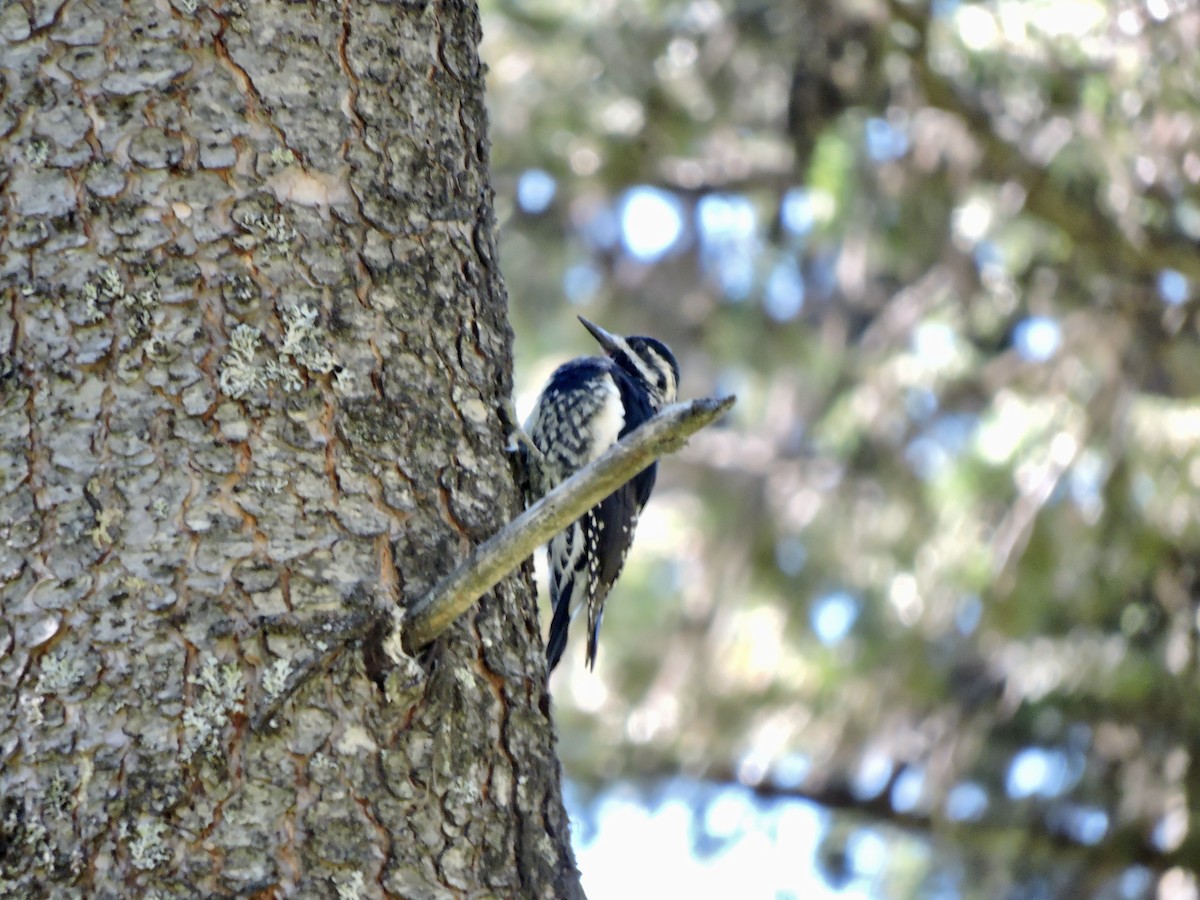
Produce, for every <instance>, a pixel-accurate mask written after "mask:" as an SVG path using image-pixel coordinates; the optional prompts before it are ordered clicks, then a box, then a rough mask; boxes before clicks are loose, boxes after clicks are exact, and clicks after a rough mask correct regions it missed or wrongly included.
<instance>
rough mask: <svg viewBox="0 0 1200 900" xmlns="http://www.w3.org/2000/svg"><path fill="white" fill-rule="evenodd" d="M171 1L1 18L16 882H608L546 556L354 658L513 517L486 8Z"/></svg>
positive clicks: (3, 722) (1, 567) (5, 738)
mask: <svg viewBox="0 0 1200 900" xmlns="http://www.w3.org/2000/svg"><path fill="white" fill-rule="evenodd" d="M173 4H174V5H172V6H168V5H167V4H166V2H165V0H160V2H149V0H127V2H124V3H118V2H115V0H107V2H106V0H93V2H87V0H66V2H61V0H27V2H24V3H8V4H6V5H5V6H4V7H3V10H2V11H0V40H2V41H3V42H4V43H3V44H0V72H2V73H3V76H4V82H5V84H4V91H3V94H2V95H0V101H2V105H0V149H2V150H3V153H2V155H0V185H2V189H3V193H2V195H0V196H2V202H3V213H2V215H3V220H2V221H3V225H2V231H0V240H2V243H0V279H2V281H0V284H2V285H3V289H4V292H3V303H2V305H0V597H2V602H3V610H4V617H3V622H2V623H0V797H2V801H0V803H2V808H0V896H5V897H8V896H20V897H31V896H48V895H54V896H56V897H57V896H88V897H125V896H160V897H166V896H172V897H187V896H230V895H247V894H253V895H256V896H262V897H278V896H311V897H334V896H338V897H358V896H362V897H379V896H388V897H453V896H468V895H470V896H498V897H499V896H502V897H516V896H520V897H554V898H559V897H575V896H580V889H579V885H578V876H577V873H576V871H575V867H574V863H573V861H572V856H571V850H570V844H569V835H568V826H567V819H566V816H565V814H564V811H563V806H562V801H561V792H560V781H559V779H560V776H559V766H558V763H557V760H556V758H555V754H554V741H553V732H552V729H551V723H550V719H549V716H548V710H549V703H548V699H547V695H546V684H545V676H544V664H543V661H542V657H541V645H540V642H539V641H538V639H537V637H536V631H537V617H536V608H535V603H534V597H533V591H532V586H531V584H530V580H529V578H528V573H527V572H526V573H520V574H519V575H518V576H513V577H510V578H508V579H506V580H505V581H504V582H502V584H501V585H500V586H499V587H498V588H497V589H496V590H495V591H493V592H492V593H491V594H489V595H488V596H486V597H485V598H484V600H483V601H481V602H480V603H479V604H478V605H477V606H476V607H475V608H474V609H473V610H472V611H471V612H469V613H468V614H467V615H466V616H464V617H463V618H462V619H461V620H460V621H458V622H457V623H456V624H455V625H454V626H453V627H452V628H451V629H450V631H449V632H448V633H447V634H446V635H445V636H444V637H443V638H442V639H441V640H440V641H438V642H437V643H436V644H435V645H434V646H433V647H432V648H431V649H430V650H429V651H427V652H425V653H423V654H421V656H420V657H419V658H418V659H417V660H415V661H412V662H410V663H408V664H407V666H406V667H405V668H403V669H401V670H399V675H400V677H397V671H396V670H390V671H389V668H388V667H387V666H381V665H380V664H379V661H380V660H386V656H385V655H383V654H380V653H378V652H373V651H374V650H377V649H378V648H377V647H373V646H372V644H371V641H369V640H368V641H366V642H365V646H359V645H357V644H354V645H351V646H349V647H347V648H346V649H345V650H344V651H343V652H337V650H338V647H339V646H341V644H340V643H339V639H338V631H337V629H338V628H339V627H340V625H339V623H342V622H344V621H345V620H346V619H347V617H348V616H353V615H358V616H359V617H360V618H361V617H362V616H363V615H364V614H365V613H366V612H369V611H371V610H375V609H378V608H386V607H389V606H400V607H403V606H404V605H405V604H406V603H409V602H412V601H414V600H415V599H417V598H419V597H420V596H421V594H422V592H423V591H424V590H425V589H426V588H428V587H429V586H430V585H431V584H432V583H433V581H434V580H435V579H436V577H437V576H439V575H440V574H442V573H444V572H446V571H447V570H449V569H450V568H451V567H452V565H453V563H454V562H455V560H456V559H457V558H460V557H461V556H462V555H463V554H464V552H465V550H466V549H467V548H468V547H469V546H470V545H471V544H472V543H475V542H478V541H480V540H482V539H483V538H485V537H486V536H487V535H489V534H490V533H491V532H493V531H494V530H495V529H497V528H498V527H499V526H500V525H502V524H503V523H504V522H505V521H506V520H508V519H509V518H511V517H512V516H513V515H514V514H515V513H516V512H517V511H518V510H519V507H520V501H519V498H518V493H517V491H516V488H515V484H514V478H513V472H512V470H511V466H510V462H509V460H508V459H507V457H506V454H505V453H504V449H503V448H504V444H505V442H506V439H507V433H506V432H507V424H508V423H507V419H506V416H505V414H504V403H505V401H506V399H507V398H508V397H509V395H510V388H511V385H510V367H511V333H510V331H509V328H508V325H507V320H506V316H505V297H504V291H503V286H502V284H501V282H500V277H499V273H498V272H497V270H496V252H495V231H494V223H493V215H492V203H491V192H490V188H489V186H488V180H487V178H488V175H487V139H486V134H485V128H486V114H485V110H484V104H483V79H482V68H481V66H480V63H479V60H478V55H477V42H478V37H479V23H478V17H477V12H476V9H475V7H474V5H473V4H470V3H458V2H453V0H446V2H440V3H423V2H408V3H383V2H377V3H370V2H361V0H344V2H343V3H341V4H327V3H321V4H308V3H304V4H296V3H282V2H265V0H229V2H225V3H216V4H212V5H205V4H203V3H200V2H198V0H173ZM314 661H315V662H317V663H319V664H320V665H318V667H317V670H316V673H315V674H314V675H313V676H312V677H310V678H308V679H307V680H305V681H304V682H303V683H302V684H301V686H300V687H299V690H298V691H297V693H296V694H295V695H294V696H292V697H291V698H290V699H289V700H287V702H285V703H283V704H282V705H280V704H279V702H278V701H279V700H280V699H281V698H282V697H283V696H285V692H286V691H287V690H289V689H290V687H291V686H293V685H294V684H295V682H296V679H297V676H298V673H302V672H304V671H305V670H306V668H307V667H310V666H311V665H312V664H313V663H314ZM384 686H386V687H387V688H388V691H386V692H385V690H384ZM264 709H271V710H272V711H274V715H273V716H270V717H266V718H265V720H263V721H260V720H259V717H258V716H257V713H258V712H259V711H262V710H264Z"/></svg>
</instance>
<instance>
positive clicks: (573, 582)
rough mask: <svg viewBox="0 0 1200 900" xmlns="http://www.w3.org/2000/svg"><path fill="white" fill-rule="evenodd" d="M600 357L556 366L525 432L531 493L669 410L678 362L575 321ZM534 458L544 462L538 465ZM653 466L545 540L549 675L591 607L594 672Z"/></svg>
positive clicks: (642, 342)
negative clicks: (577, 619) (575, 620)
mask: <svg viewBox="0 0 1200 900" xmlns="http://www.w3.org/2000/svg"><path fill="white" fill-rule="evenodd" d="M579 321H580V322H582V323H583V327H584V328H586V329H587V330H588V331H590V332H591V334H592V337H594V338H595V339H596V340H597V341H598V342H599V343H600V346H601V347H602V348H603V349H604V353H605V355H604V356H584V357H580V358H579V359H573V360H571V361H570V362H567V363H564V364H563V365H561V366H559V367H558V368H557V369H556V370H555V371H554V374H552V375H551V376H550V380H549V381H548V382H547V383H546V386H545V388H543V389H542V394H541V396H540V397H539V398H538V401H537V405H536V406H535V407H534V410H533V413H532V414H531V415H530V416H529V419H528V421H527V422H526V424H525V431H526V433H527V435H528V436H529V438H530V440H531V441H532V443H533V445H534V447H535V448H536V450H537V453H536V454H531V456H534V457H535V459H534V460H533V464H532V466H531V469H532V470H533V471H532V473H531V481H532V486H533V489H534V491H535V492H536V493H537V494H539V495H542V494H545V493H547V492H549V491H550V490H552V489H553V488H554V487H556V486H557V485H559V484H561V483H562V482H563V481H565V480H566V479H568V478H569V477H571V475H573V474H574V473H575V472H576V471H578V470H579V469H582V468H583V467H584V466H586V465H587V464H588V463H590V462H591V461H592V460H594V459H596V458H597V457H599V456H600V455H601V454H602V453H603V452H604V451H605V450H607V449H608V448H609V447H611V446H612V445H613V444H614V443H616V442H617V441H618V440H619V439H620V438H622V437H624V436H625V435H626V434H628V433H629V432H630V431H632V430H633V429H635V428H637V427H638V426H639V425H641V424H642V423H643V422H645V421H646V420H647V419H649V418H650V417H651V416H653V415H654V414H655V413H656V412H658V411H659V410H660V409H662V408H663V407H664V406H666V405H668V404H670V403H674V402H675V397H676V394H677V392H678V387H679V364H678V363H677V362H675V357H674V356H673V355H672V353H671V351H670V350H669V349H668V348H667V345H666V344H664V343H663V342H662V341H659V340H655V339H654V338H650V337H621V336H619V335H615V334H610V333H609V332H607V331H605V330H604V329H603V328H601V327H600V326H599V325H595V324H593V323H591V322H589V321H588V320H587V319H585V318H583V316H580V317H579ZM538 456H540V459H538V458H536V457H538ZM657 468H658V464H657V463H655V464H653V465H651V466H650V467H649V468H647V469H645V470H644V471H643V472H641V473H640V474H639V475H636V476H634V478H633V479H632V480H630V481H629V482H627V483H626V484H624V485H623V486H621V487H619V488H617V490H615V491H614V492H613V493H611V494H609V495H608V496H607V497H605V498H604V499H603V500H601V501H600V502H599V503H598V504H597V505H596V506H593V507H592V508H591V509H590V510H588V511H587V512H586V513H584V514H583V516H581V517H580V518H579V519H578V520H576V521H575V522H574V523H572V524H571V525H570V526H569V527H567V528H566V529H564V530H563V531H561V532H559V533H558V534H557V535H555V536H554V537H553V538H551V540H550V544H549V563H550V600H551V604H552V606H553V609H554V613H553V616H552V618H551V621H550V637H549V639H548V640H547V642H546V664H547V668H548V671H553V670H554V667H555V666H556V665H558V661H559V659H561V658H562V654H563V650H564V649H565V648H566V646H567V628H568V626H569V625H570V623H571V618H572V616H574V615H575V613H576V612H578V610H579V609H580V608H581V607H584V606H586V607H587V618H588V642H587V664H588V668H592V667H594V666H595V664H596V641H597V639H598V637H599V634H600V620H601V618H602V617H603V615H604V600H605V598H606V597H607V596H608V592H609V590H610V589H611V588H612V586H613V582H615V581H616V580H617V577H618V576H619V575H620V574H621V569H622V567H623V566H624V565H625V556H626V554H628V553H629V547H630V545H631V544H632V543H633V532H634V528H635V527H636V526H637V520H638V515H639V514H640V513H641V511H642V507H644V506H645V505H646V501H647V500H648V499H650V491H651V490H652V489H653V488H654V479H655V476H656V474H657Z"/></svg>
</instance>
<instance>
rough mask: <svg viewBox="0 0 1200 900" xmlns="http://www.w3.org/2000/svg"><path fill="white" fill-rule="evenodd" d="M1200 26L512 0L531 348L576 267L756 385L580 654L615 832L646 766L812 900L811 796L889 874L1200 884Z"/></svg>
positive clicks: (596, 312) (639, 321) (508, 66)
mask: <svg viewBox="0 0 1200 900" xmlns="http://www.w3.org/2000/svg"><path fill="white" fill-rule="evenodd" d="M1198 32H1200V9H1198V8H1197V5H1196V4H1194V3H1190V2H1174V0H1164V2H1157V0H1146V2H1117V3H1100V2H1089V0H1056V2H1013V0H992V2H979V3H956V2H949V3H933V4H926V3H921V2H902V0H887V2H873V0H865V2H853V3H844V4H825V3H805V2H802V3H783V2H764V3H742V2H700V0H697V2H681V3H648V2H642V0H615V2H612V3H607V4H603V5H587V6H581V5H579V4H574V3H555V2H552V0H546V2H539V3H533V4H528V3H522V4H519V5H518V4H509V3H503V2H497V3H493V4H488V5H487V6H485V34H486V35H487V41H486V42H485V47H484V56H485V59H486V60H487V61H488V63H489V65H490V67H491V71H492V73H493V75H492V80H491V91H490V99H491V102H492V104H493V106H494V114H493V120H494V121H495V123H496V130H495V135H496V153H495V165H496V183H497V186H498V189H499V193H500V197H501V202H500V204H499V207H500V213H501V220H502V222H503V223H504V230H503V233H502V240H501V248H502V259H503V264H504V268H505V271H506V272H507V273H508V274H509V287H510V290H511V291H512V295H513V296H514V297H517V298H520V299H519V302H518V303H515V304H514V323H515V325H516V327H517V331H518V333H519V334H522V335H523V336H528V337H529V340H525V341H523V343H522V345H521V348H520V349H521V352H522V354H523V355H522V356H521V358H520V359H519V360H518V361H519V362H520V363H521V364H522V369H523V370H524V371H525V372H527V373H528V374H527V376H524V377H522V378H521V379H520V382H519V383H520V384H527V385H528V388H529V389H532V388H533V387H534V386H536V384H538V383H539V382H540V380H541V377H542V376H543V375H544V374H545V372H546V371H547V367H548V366H549V365H551V364H552V362H555V361H558V360H557V358H555V359H552V360H547V361H545V362H541V361H535V353H534V352H533V351H532V346H533V340H536V339H537V338H539V337H540V338H541V339H542V340H543V342H544V346H546V347H552V346H553V347H554V348H555V352H557V353H558V354H559V355H560V356H561V355H565V352H564V351H561V350H559V349H558V348H559V347H561V346H562V342H563V341H565V340H567V339H568V337H569V336H570V335H573V334H574V332H575V326H574V325H572V324H571V318H570V316H563V317H562V318H561V320H559V321H561V323H562V324H556V322H555V320H553V319H552V313H553V311H554V310H557V309H559V308H560V307H561V305H562V300H561V298H562V296H563V295H564V294H565V295H566V297H567V298H568V299H569V300H570V301H572V302H573V303H574V304H578V305H580V306H581V307H582V308H581V309H580V311H581V312H583V313H584V314H585V315H587V316H588V317H589V318H592V319H595V320H597V321H600V322H604V323H605V324H606V325H611V326H612V327H614V328H616V329H618V330H624V331H641V332H645V333H652V334H656V335H658V336H660V337H662V338H664V339H665V340H667V341H668V343H670V344H671V346H672V347H673V348H674V349H675V350H676V352H677V354H678V355H679V357H680V362H681V366H682V369H683V372H684V386H683V393H684V395H685V396H686V395H688V394H689V393H690V394H695V393H700V392H707V390H708V385H711V384H712V383H714V382H715V383H717V384H719V385H723V386H726V387H728V388H730V389H733V390H736V392H737V393H738V395H739V398H740V399H739V404H738V407H737V409H736V411H735V413H734V416H733V420H732V422H731V423H730V427H729V428H727V429H726V430H725V431H724V432H710V433H706V434H702V435H700V436H698V437H697V438H696V439H695V440H694V441H693V442H692V445H691V448H690V451H689V453H688V455H687V456H686V457H685V459H684V461H683V462H682V463H679V462H676V463H674V464H668V465H666V466H664V467H663V476H662V479H661V482H660V488H659V491H658V493H657V494H656V498H655V500H654V502H653V503H652V504H651V505H650V507H649V508H648V510H647V513H646V517H645V518H644V520H643V522H642V525H641V527H640V535H639V542H638V547H637V548H636V550H635V553H634V556H633V558H632V560H631V569H630V571H629V572H628V573H627V575H626V576H625V578H624V579H623V581H622V583H621V585H620V586H619V588H618V591H617V594H616V595H615V596H614V597H613V599H612V602H611V604H610V607H609V615H608V616H607V617H606V620H605V631H606V634H605V641H604V646H603V647H602V650H601V654H600V658H599V663H598V667H597V673H598V675H597V676H596V677H592V676H589V675H588V674H586V672H584V671H583V669H582V667H581V666H580V665H579V663H578V660H577V659H572V658H570V657H568V658H567V659H566V660H564V663H563V668H562V674H560V675H558V676H557V677H556V679H555V684H554V690H555V698H556V701H557V702H558V704H559V706H560V710H564V709H565V715H564V716H563V717H562V719H561V721H562V734H563V744H562V748H563V753H564V763H565V765H566V767H567V771H568V773H570V774H571V775H572V776H573V777H574V778H575V779H576V781H577V783H578V784H579V785H581V787H582V788H583V789H584V796H583V798H582V799H581V801H580V804H579V809H580V815H581V820H582V821H583V822H585V823H587V826H588V827H585V828H584V829H583V830H582V832H581V834H582V835H583V837H582V841H581V846H584V847H587V846H589V845H590V844H591V842H592V837H593V835H594V831H593V830H592V829H591V828H590V825H591V824H595V826H596V828H597V829H598V830H599V832H600V834H601V837H603V833H604V831H605V818H604V811H605V810H606V809H610V808H612V806H613V805H614V804H617V803H618V802H619V801H620V799H621V797H622V796H624V795H622V794H620V793H619V792H618V791H614V790H612V789H610V785H611V784H612V782H613V781H614V777H615V776H616V775H618V774H619V775H620V776H622V780H623V781H625V782H628V781H630V780H640V783H641V785H643V788H642V793H643V797H644V798H645V802H646V803H647V804H648V806H649V807H650V808H652V809H676V808H678V805H679V804H680V803H682V804H685V805H687V806H688V807H689V808H691V809H692V811H693V817H692V819H691V820H690V821H691V825H690V828H691V829H692V831H691V832H690V834H689V836H688V837H687V838H686V840H688V841H690V846H691V847H692V848H693V850H694V851H695V852H696V853H698V854H700V855H702V856H704V855H707V856H709V857H712V858H715V857H717V856H719V855H720V854H721V853H724V854H726V855H727V856H728V857H729V858H731V859H732V858H737V857H736V853H735V850H737V848H739V847H749V846H750V845H751V844H752V841H751V840H750V838H752V837H755V836H757V837H758V838H759V839H761V841H762V842H764V843H767V844H770V845H771V846H773V847H775V848H776V851H775V854H774V856H769V857H768V858H769V859H770V860H775V861H776V862H775V864H774V865H773V866H767V865H758V866H742V869H741V871H742V872H743V873H745V872H747V871H754V872H755V873H756V874H757V875H758V876H759V877H762V878H764V881H763V882H762V883H761V884H760V885H758V888H757V889H758V890H760V891H761V893H760V894H753V890H754V888H750V887H746V888H745V890H748V891H750V892H751V893H750V894H746V895H755V896H776V894H775V891H783V892H787V891H789V890H790V891H791V892H792V893H793V894H795V895H798V896H810V893H809V892H806V890H805V888H804V886H803V883H802V882H799V881H797V880H795V879H796V878H797V876H796V874H795V873H796V872H797V871H802V870H803V869H804V868H805V866H804V865H802V864H800V863H798V862H797V856H796V853H795V850H794V848H789V847H788V846H787V839H786V838H785V837H783V835H784V833H785V831H786V829H785V827H784V818H783V816H784V813H785V812H786V811H787V810H789V809H794V808H795V806H796V804H795V803H794V802H793V803H791V804H788V803H785V802H783V801H784V798H809V799H811V800H814V801H816V802H817V803H819V804H822V806H821V807H820V809H821V810H824V811H823V812H820V813H817V816H818V817H819V822H820V827H819V832H820V835H821V838H822V841H823V847H822V849H821V851H820V852H819V853H818V854H817V858H816V859H815V860H814V862H815V864H817V865H819V866H821V867H822V869H823V871H824V873H825V875H826V876H827V880H828V882H829V883H830V884H835V885H847V886H850V887H854V888H856V889H858V890H860V891H863V892H866V893H869V894H871V895H874V896H888V897H902V896H919V897H926V896H951V897H953V896H971V897H1021V896H1038V897H1047V896H1064V897H1065V896H1071V897H1078V896H1097V897H1154V896H1190V897H1194V896H1196V895H1197V887H1196V877H1197V876H1196V868H1197V865H1198V863H1197V860H1200V845H1198V844H1197V841H1198V840H1200V839H1198V837H1197V828H1196V824H1195V823H1196V821H1197V818H1198V817H1200V762H1198V760H1200V746H1198V745H1197V743H1196V735H1197V729H1196V726H1195V722H1194V718H1195V716H1194V712H1193V711H1194V710H1195V709H1196V708H1197V703H1196V701H1197V674H1196V658H1197V649H1196V643H1197V624H1196V623H1197V606H1196V593H1197V584H1196V579H1197V574H1196V573H1197V551H1198V549H1200V546H1198V540H1200V529H1198V525H1197V523H1198V522H1200V514H1198V510H1200V488H1198V485H1200V480H1198V479H1197V465H1198V462H1197V460H1198V459H1200V455H1198V454H1200V427H1198V422H1200V418H1198V412H1197V406H1196V402H1195V397H1196V393H1197V390H1198V388H1200V379H1198V378H1197V371H1198V370H1197V366H1196V360H1197V359H1200V355H1198V353H1197V350H1198V348H1197V320H1196V291H1195V284H1196V279H1197V278H1198V277H1200V255H1198V254H1197V250H1198V249H1200V247H1198V243H1197V241H1198V239H1200V218H1198V215H1197V214H1198V211H1200V191H1198V188H1197V184H1198V182H1200V107H1198V105H1197V102H1196V97H1197V96H1200V55H1198V54H1197V53H1196V51H1195V48H1196V46H1200V42H1198V39H1200V34H1198ZM551 36H552V38H553V39H551ZM564 234H565V235H566V239H565V240H564V239H563V235H564ZM571 312H574V310H571ZM585 345H586V338H585V337H584V336H582V335H580V336H579V343H578V344H577V346H578V347H579V348H580V349H582V348H583V347H584V346H585ZM525 354H527V355H525ZM526 393H529V391H528V390H527V391H526ZM571 707H573V709H572V708H571ZM622 790H625V791H628V788H627V787H623V788H622ZM590 792H596V793H595V798H596V799H595V802H592V801H591V800H590V799H589V794H590ZM718 801H720V803H722V804H724V805H723V806H719V804H718ZM730 805H732V808H733V809H734V810H740V812H738V813H737V814H736V815H734V814H731V813H728V809H729V808H730ZM718 806H719V808H718ZM714 810H715V811H714ZM721 810H725V812H724V813H722V814H718V813H720V812H721ZM830 810H837V811H838V812H837V814H836V815H832V814H830V813H829V811H830ZM731 821H732V823H733V824H730V822H731ZM714 823H715V824H714ZM643 843H646V841H643ZM745 852H746V853H749V852H750V851H749V850H746V851H745ZM756 859H757V857H756ZM583 868H584V880H585V885H587V884H588V883H589V882H588V878H589V869H588V867H587V866H586V865H584V866H583ZM629 868H632V869H635V870H636V866H634V865H633V864H632V863H631V864H630V866H629ZM609 874H610V875H611V874H612V872H611V867H610V872H609ZM771 879H774V880H771ZM716 883H717V882H716V881H714V880H712V879H709V881H708V882H707V884H708V885H709V889H710V890H714V891H715V890H717V889H716V888H714V887H712V885H715V884H716ZM638 884H641V885H643V886H644V882H640V881H639V882H638ZM593 895H594V896H596V897H600V896H602V894H601V893H600V892H598V891H597V892H593Z"/></svg>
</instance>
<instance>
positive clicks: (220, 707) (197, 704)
mask: <svg viewBox="0 0 1200 900" xmlns="http://www.w3.org/2000/svg"><path fill="white" fill-rule="evenodd" d="M188 684H190V685H192V686H193V687H194V688H195V689H196V690H195V694H194V696H193V698H192V702H191V703H190V704H189V706H188V707H187V709H185V710H184V712H183V747H182V748H181V751H180V753H181V756H182V757H183V759H184V760H185V761H187V760H190V759H192V758H193V757H195V756H197V755H201V756H218V755H220V753H221V738H222V735H223V734H224V731H225V726H226V725H227V724H228V722H229V717H230V716H231V715H232V714H233V713H234V712H235V711H237V710H238V709H240V708H241V705H242V700H243V698H244V696H245V692H246V684H245V682H244V681H243V680H242V673H241V670H240V669H239V668H238V667H237V665H236V664H235V663H222V662H220V661H219V660H218V659H217V658H216V657H215V656H212V655H207V656H205V657H204V658H203V659H202V660H201V661H200V666H199V669H198V670H197V672H196V674H195V675H193V676H192V677H191V678H189V679H188Z"/></svg>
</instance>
